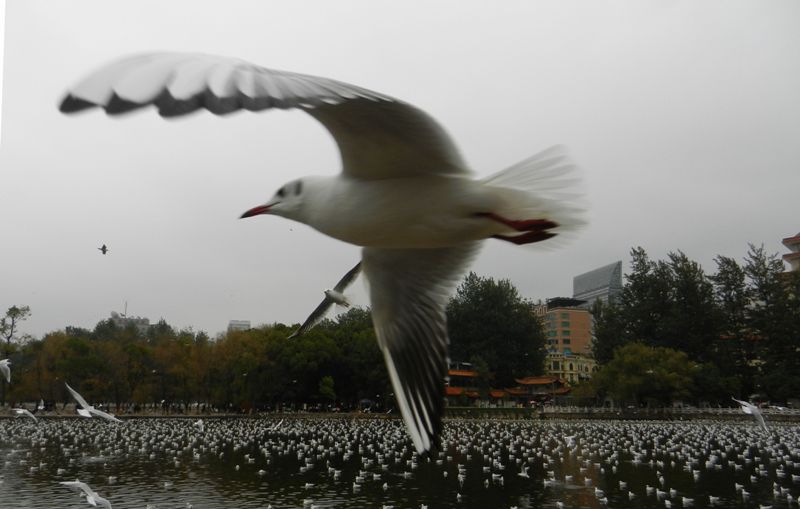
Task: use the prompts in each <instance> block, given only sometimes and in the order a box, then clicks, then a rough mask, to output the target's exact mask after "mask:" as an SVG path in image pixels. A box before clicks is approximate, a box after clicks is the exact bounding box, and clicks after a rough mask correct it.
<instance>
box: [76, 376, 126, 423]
mask: <svg viewBox="0 0 800 509" xmlns="http://www.w3.org/2000/svg"><path fill="white" fill-rule="evenodd" d="M64 385H66V386H67V390H68V391H69V392H70V394H72V397H73V398H75V401H77V402H78V404H79V405H80V406H81V407H82V408H78V414H79V415H80V416H81V417H100V418H102V419H106V420H108V421H114V422H122V421H121V420H120V419H117V418H116V417H114V416H113V415H111V414H109V413H106V412H103V411H102V410H98V409H96V408H95V407H93V406H92V405H90V404H89V403H87V402H86V400H85V399H83V396H81V395H80V394H78V391H76V390H75V389H73V388H72V387H70V386H69V384H68V383H64Z"/></svg>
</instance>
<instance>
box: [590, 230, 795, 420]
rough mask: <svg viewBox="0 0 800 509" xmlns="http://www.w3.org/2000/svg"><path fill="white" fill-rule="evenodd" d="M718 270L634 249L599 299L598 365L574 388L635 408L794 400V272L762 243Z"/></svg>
mask: <svg viewBox="0 0 800 509" xmlns="http://www.w3.org/2000/svg"><path fill="white" fill-rule="evenodd" d="M715 263H716V272H715V273H714V274H710V275H709V274H706V273H705V272H704V271H703V269H702V267H701V266H700V265H699V264H698V263H697V262H695V261H692V260H690V259H689V258H688V257H687V256H686V255H685V254H684V253H682V252H680V251H678V252H673V253H669V255H668V256H667V259H665V260H652V259H650V257H649V256H648V255H647V253H646V252H645V250H644V249H642V248H641V247H639V248H635V249H633V250H632V251H631V272H630V273H629V274H628V275H626V277H625V284H624V285H623V289H622V293H621V295H620V297H619V299H618V301H617V302H615V303H612V304H607V303H603V302H599V301H598V302H596V303H595V305H594V307H593V309H592V314H593V317H594V325H595V327H594V342H593V351H594V356H595V359H596V360H597V361H598V362H599V363H600V364H601V365H602V369H601V370H600V372H599V373H598V375H597V376H595V377H594V378H593V380H592V382H591V383H590V384H587V386H586V387H583V388H582V390H581V391H579V394H582V395H595V396H598V397H604V396H610V397H612V398H615V399H618V400H621V401H627V402H632V403H637V404H645V403H654V404H662V405H663V404H669V403H670V402H671V401H674V400H684V401H692V402H695V403H702V402H708V403H712V404H715V403H721V402H725V403H728V404H729V403H730V398H731V396H737V397H743V398H744V399H746V398H748V397H751V396H752V397H753V398H754V399H759V400H770V401H772V402H781V403H785V402H786V401H787V400H789V399H792V398H798V397H800V301H798V298H800V274H798V273H797V272H784V267H783V262H782V261H781V259H780V258H779V257H778V256H777V255H776V254H772V255H771V254H768V253H766V252H765V250H764V248H763V247H755V246H752V245H751V246H750V249H749V251H748V253H747V255H746V257H745V259H744V261H743V263H739V262H737V261H736V260H735V259H733V258H729V257H726V256H717V257H716V259H715Z"/></svg>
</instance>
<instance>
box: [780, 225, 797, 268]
mask: <svg viewBox="0 0 800 509" xmlns="http://www.w3.org/2000/svg"><path fill="white" fill-rule="evenodd" d="M783 245H784V246H786V247H787V248H789V251H791V252H790V253H787V254H785V255H783V261H785V262H786V263H788V264H789V267H791V268H790V269H789V270H800V233H798V234H797V235H795V236H794V237H789V238H786V239H783Z"/></svg>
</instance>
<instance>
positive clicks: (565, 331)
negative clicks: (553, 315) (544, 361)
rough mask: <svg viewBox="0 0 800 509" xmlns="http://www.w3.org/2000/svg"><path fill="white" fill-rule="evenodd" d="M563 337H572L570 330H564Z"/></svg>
mask: <svg viewBox="0 0 800 509" xmlns="http://www.w3.org/2000/svg"><path fill="white" fill-rule="evenodd" d="M561 335H562V336H569V335H570V332H569V330H562V331H561Z"/></svg>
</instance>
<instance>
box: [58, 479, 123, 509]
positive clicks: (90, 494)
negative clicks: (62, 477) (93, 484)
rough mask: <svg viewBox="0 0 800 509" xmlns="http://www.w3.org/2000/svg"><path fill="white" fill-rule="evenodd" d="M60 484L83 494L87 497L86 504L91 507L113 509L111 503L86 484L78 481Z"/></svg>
mask: <svg viewBox="0 0 800 509" xmlns="http://www.w3.org/2000/svg"><path fill="white" fill-rule="evenodd" d="M59 484H62V485H64V486H66V487H68V488H70V489H73V490H76V491H81V492H83V494H84V495H85V496H86V502H88V503H89V505H92V506H94V507H98V506H99V507H103V508H104V509H111V502H109V501H108V500H106V499H105V498H103V497H101V496H100V495H98V494H97V492H96V491H94V490H93V489H92V488H90V487H89V485H88V484H86V483H85V482H81V481H78V480H77V479H76V480H74V481H61V482H60V483H59Z"/></svg>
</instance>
